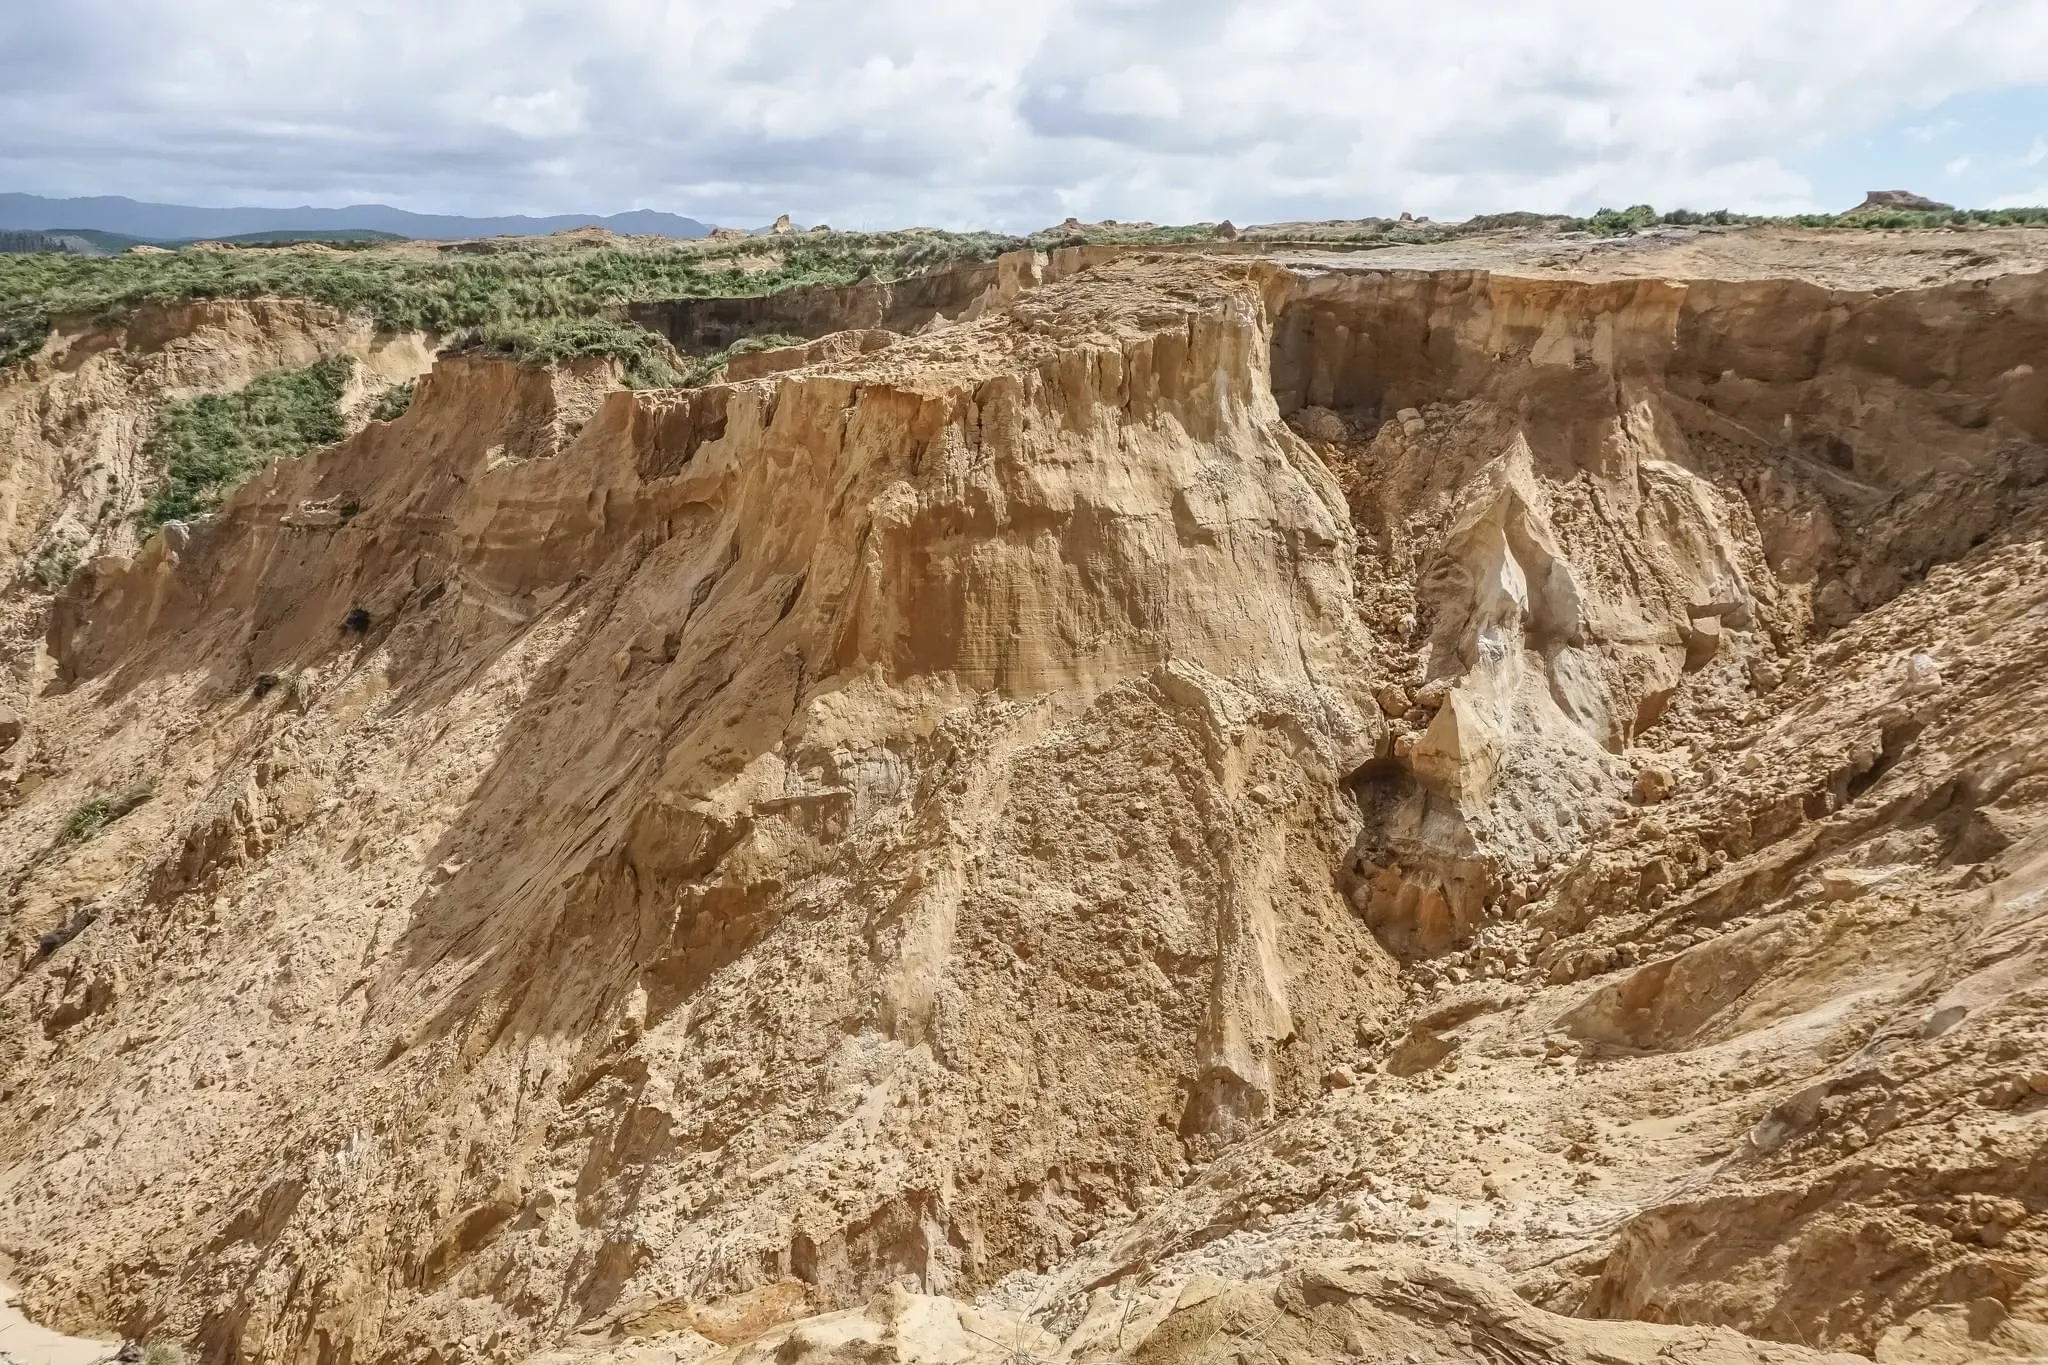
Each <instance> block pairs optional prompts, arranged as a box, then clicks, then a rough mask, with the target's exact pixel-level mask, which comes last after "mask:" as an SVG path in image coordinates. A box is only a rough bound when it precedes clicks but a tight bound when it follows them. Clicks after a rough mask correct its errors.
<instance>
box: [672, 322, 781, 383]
mask: <svg viewBox="0 0 2048 1365" xmlns="http://www.w3.org/2000/svg"><path fill="white" fill-rule="evenodd" d="M803 344H804V339H803V338H802V337H796V336H790V335H788V334H787V333H784V332H762V333H760V334H758V335H756V336H750V337H741V338H740V339H739V340H738V341H735V342H734V343H732V345H730V346H728V347H726V348H725V349H724V350H722V351H713V352H712V353H711V354H710V355H706V356H698V357H697V358H696V359H695V360H694V361H692V363H691V365H690V368H689V370H688V371H687V372H686V373H685V374H684V375H683V379H682V382H683V383H684V384H685V385H687V386H689V387H691V388H696V387H697V386H699V385H701V384H709V383H711V382H712V381H713V380H715V379H717V378H718V372H719V371H720V370H723V369H724V368H725V362H726V361H728V360H731V359H732V358H733V357H734V356H736V355H751V354H752V353H753V352H755V351H776V350H780V349H782V348H783V347H784V346H801V345H803Z"/></svg>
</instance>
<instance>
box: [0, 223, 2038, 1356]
mask: <svg viewBox="0 0 2048 1365" xmlns="http://www.w3.org/2000/svg"><path fill="white" fill-rule="evenodd" d="M2044 265H2048V234H2033V233H2027V232H2020V231H2012V232H1988V231H1987V232H1967V233H1964V232H1955V233H1920V234H1915V233H1888V234H1886V233H1868V234H1855V233H1847V232H1832V233H1828V234H1825V235H1822V234H1797V233H1788V232H1777V231H1770V232H1764V231H1756V232H1723V233H1680V234H1675V235H1673V234H1667V235H1664V236H1659V235H1657V234H1646V235H1644V236H1642V237H1640V238H1634V239H1628V240H1626V241H1623V242H1620V243H1618V244H1615V245H1607V246H1601V245H1594V244H1590V243H1588V242H1586V241H1583V240H1580V241H1576V242H1565V241H1553V242H1531V241H1528V240H1520V239H1518V240H1516V241H1513V242H1503V243H1496V244H1488V243H1485V242H1474V241H1471V240H1464V241H1459V242H1456V243H1451V244H1447V245H1446V246H1444V247H1443V248H1441V249H1438V248H1427V249H1425V248H1412V249H1404V250H1399V251H1387V252H1375V253H1354V254H1341V253H1333V252H1327V251H1299V252H1290V251H1287V250H1283V249H1281V248H1278V247H1275V248H1272V249H1271V250H1268V251H1261V250H1255V249H1247V248H1244V246H1243V244H1241V243H1240V244H1238V247H1237V248H1235V249H1232V250H1229V251H1217V252H1210V253H1203V252H1178V253H1156V252H1155V253H1146V252H1142V251H1125V252H1117V251H1109V250H1100V249H1083V250H1070V251H1063V252H1057V253H1054V254H1053V255H1052V256H1051V257H1049V258H1048V257H1038V258H1033V257H1030V256H1029V255H1028V254H1026V255H1024V256H1022V257H1015V258H1006V259H1005V261H1004V262H1003V263H1002V264H1001V267H1000V269H998V270H995V271H984V274H985V275H986V276H987V278H989V279H990V280H994V281H996V283H994V284H991V285H990V286H989V288H988V290H987V292H986V293H985V294H983V295H981V296H978V297H976V298H975V299H973V300H972V301H971V303H970V304H969V305H968V306H966V307H964V308H959V309H955V310H954V311H953V313H952V314H950V315H947V314H941V315H937V316H932V317H930V318H929V320H927V321H925V322H922V323H920V325H919V326H918V328H917V329H916V330H915V331H914V333H913V334H909V335H895V334H892V333H891V332H889V331H887V330H886V329H880V328H875V327H868V326H866V325H865V324H863V329H862V330H860V331H858V332H842V333H838V334H836V335H831V336H818V337H813V338H812V339H811V340H809V341H808V342H807V344H806V345H805V346H803V347H800V348H791V349H790V350H787V351H773V352H765V353H762V354H760V355H756V356H752V357H748V358H747V359H746V363H745V364H736V366H735V368H734V369H733V371H731V372H730V373H729V374H728V376H727V382H722V383H717V384H712V385H708V386H705V387H702V388H695V389H680V390H656V391H642V392H635V391H629V390H626V389H624V388H620V387H617V386H616V385H615V384H614V383H613V382H612V381H613V379H614V376H613V375H611V374H610V373H609V372H608V371H606V370H604V369H603V368H602V367H597V366H592V365H589V364H586V365H584V366H583V367H582V368H580V369H575V370H567V369H564V370H555V371H549V370H541V369H526V368H521V367H519V366H517V365H515V364H513V363H512V362H510V361H503V360H494V359H487V358H482V357H477V356H445V357H443V358H441V359H439V360H438V361H437V362H433V368H432V369H431V371H430V372H429V373H427V374H426V375H425V376H424V378H422V379H421V380H420V383H419V388H418V392H417V396H416V397H415V399H414V400H413V403H412V406H411V408H410V409H409V410H408V411H407V412H406V414H405V415H404V416H403V417H401V418H399V419H397V420H396V421H391V422H368V423H367V424H365V425H361V427H360V429H359V430H358V431H357V434H355V435H353V436H351V437H350V438H349V439H347V440H346V441H344V442H342V443H341V444H339V445H336V446H333V447H330V448H327V449H325V450H321V451H319V452H316V453H315V454H313V455H310V456H308V457H306V458H305V459H302V460H298V461H295V462H290V463H283V464H278V465H274V466H272V467H271V468H269V469H268V470H266V471H265V472H264V473H263V474H261V475H260V476H259V477H257V478H256V479H255V480H254V481H253V482H251V483H250V484H249V485H247V486H246V487H244V488H243V489H242V490H241V491H240V492H239V493H238V494H237V495H236V496H235V497H234V498H233V499H232V501H231V502H230V503H229V504H228V505H227V507H226V508H225V510H224V511H223V512H222V513H221V514H220V515H219V516H217V517H214V518H211V519H208V520H206V521H203V522H199V523H195V524H192V525H182V524H175V523H174V524H172V525H171V526H169V527H167V528H165V529H164V530H163V531H162V532H160V533H157V534H156V535H154V536H153V537H152V538H151V539H149V540H148V541H147V542H146V543H143V544H135V543H133V541H132V538H130V539H128V540H125V541H124V540H122V539H121V538H120V537H119V536H118V535H114V534H111V533H109V534H108V535H106V536H103V537H102V538H101V539H100V540H95V541H93V542H92V543H91V544H90V546H89V547H88V557H87V559H86V562H85V563H83V565H82V566H81V567H80V568H79V570H78V571H77V573H76V574H75V575H74V576H73V577H72V578H71V580H70V581H69V583H68V584H67V585H66V586H64V587H63V588H62V590H61V591H60V592H58V593H57V594H55V596H54V597H52V595H50V594H49V593H47V592H42V591H41V590H40V589H37V588H35V587H34V586H33V585H32V584H31V583H30V582H29V580H28V578H27V564H28V560H29V557H30V556H31V555H32V554H33V552H34V550H35V547H36V546H38V545H41V544H45V543H47V542H48V540H49V537H50V535H51V534H52V533H53V530H54V529H55V528H57V527H59V525H60V524H62V523H63V521H64V519H65V518H67V517H69V518H72V519H73V520H74V521H80V519H81V518H84V521H80V524H81V527H83V526H84V525H85V523H86V522H90V521H91V517H89V516H87V514H86V513H85V512H83V511H81V510H80V509H86V508H92V507H97V506H99V505H100V504H101V503H103V502H104V501H105V500H106V498H107V497H108V495H109V493H108V485H107V476H108V475H109V474H114V475H117V476H118V478H117V480H116V483H117V484H118V486H120V487H122V488H125V489H128V490H135V489H139V488H140V486H141V485H142V484H143V483H145V482H146V478H147V471H145V470H143V469H141V468H139V467H138V465H137V461H138V459H139V456H138V451H139V449H140V444H139V443H140V439H141V437H140V430H139V425H138V424H139V423H140V421H141V420H142V419H141V416H140V415H141V414H146V413H147V412H148V411H149V410H150V405H151V403H153V402H154V401H156V400H157V399H158V398H160V397H161V396H162V395H164V394H165V393H171V392H183V391H196V390H198V389H203V388H208V387H212V388H231V387H234V386H236V385H238V384H240V383H245V382H247V380H248V378H249V377H250V376H251V375H252V374H254V373H257V372H260V371H262V370H265V369H270V368H276V367H278V366H280V365H284V364H299V363H305V360H306V359H307V358H310V357H311V356H314V355H324V354H349V355H353V356H355V357H356V358H357V359H358V361H359V362H360V363H361V365H362V367H363V372H364V374H365V375H366V376H369V377H370V379H371V380H374V381H375V382H377V383H387V382H391V381H395V380H398V379H402V378H404V377H407V376H409V375H411V374H413V373H416V372H417V371H419V370H420V369H422V368H424V367H425V366H426V365H427V364H428V363H429V360H430V353H429V349H428V344H427V342H426V341H425V340H424V339H422V338H418V337H390V336H377V335H373V334H370V333H368V332H366V331H364V330H363V329H362V328H361V327H360V326H358V325H356V324H352V323H349V322H348V321H347V320H345V319H336V318H329V317H325V316H323V315H319V314H317V313H315V312H311V311H309V310H307V309H304V308H301V307H299V306H297V305H286V304H278V303H266V302H256V303H236V304H227V303H223V304H210V305H206V306H204V307H196V306H195V307H193V308H189V309H185V310H183V311H182V312H179V311H176V310H172V311H167V312H160V313H155V314H152V315H151V316H150V317H149V318H147V319H145V320H144V321H143V322H142V323H138V324H132V325H130V326H128V327H127V328H125V329H117V330H115V331H112V332H101V333H90V334H88V333H82V332H81V333H77V334H73V333H63V334H60V335H59V337H57V338H56V339H55V340H53V341H52V343H51V344H50V346H49V347H48V348H46V351H45V354H44V355H43V356H42V357H40V358H38V359H36V360H34V361H32V362H30V363H29V364H28V365H27V366H25V367H23V368H22V369H21V370H20V371H19V372H17V373H16V374H14V375H11V376H8V377H6V378H4V379H0V433H5V435H4V437H0V439H4V442H5V444H4V446H0V532H4V534H5V539H4V542H0V549H4V550H5V552H6V553H7V554H8V555H9V556H11V557H12V558H11V560H10V563H11V565H12V567H13V572H14V574H15V575H16V579H17V581H16V583H15V586H14V587H12V588H10V589H9V595H8V597H7V599H6V615H5V618H4V619H5V621H6V622H7V623H8V633H7V637H6V640H5V642H4V643H5V646H6V648H7V650H8V651H9V654H8V657H7V659H6V661H5V662H6V665H7V669H8V674H7V679H6V689H7V690H6V692H5V693H4V694H0V704H4V706H5V708H6V714H4V715H0V746H4V748H0V791H4V809H0V875H4V878H5V883H4V885H5V893H6V901H5V905H4V918H0V932H4V945H0V946H4V956H0V1257H4V1260H0V1269H4V1271H5V1273H6V1274H7V1276H8V1277H9V1278H10V1279H11V1281H12V1282H13V1283H14V1284H15V1285H16V1286H17V1287H18V1288H19V1290H20V1301H21V1307H22V1309H23V1310H24V1311H26V1312H27V1313H29V1314H30V1315H31V1316H32V1317H34V1318H35V1319H36V1320H37V1321H38V1322H39V1323H41V1324H43V1325H45V1326H46V1327H49V1328H51V1329H57V1330H61V1331H66V1332H72V1333H76V1334H79V1335H81V1336H108V1337H124V1338H129V1339H133V1340H137V1341H143V1340H147V1341H152V1342H164V1343H176V1344H178V1345H180V1346H181V1347H182V1348H183V1349H185V1350H186V1351H187V1352H188V1353H190V1354H191V1355H192V1356H193V1357H194V1358H195V1359H198V1360H203V1361H207V1362H230V1361H235V1362H240V1361H264V1362H269V1361H276V1362H294V1363H295V1365H297V1363H300V1362H303V1365H371V1362H379V1363H381V1362H400V1361H404V1362H414V1363H416V1365H465V1363H468V1362H482V1361H515V1360H522V1359H527V1358H538V1359H542V1360H546V1361H548V1362H552V1363H554V1365H578V1363H581V1362H590V1363H591V1365H596V1362H613V1361H617V1362H634V1363H635V1365H640V1363H642V1362H645V1363H646V1365H654V1363H655V1362H670V1361H677V1362H686V1361H687V1362H694V1361H700V1360H702V1361H712V1360H716V1361H719V1362H732V1363H733V1365H738V1362H747V1363H748V1365H755V1363H756V1362H758V1365H768V1363H769V1362H775V1365H803V1363H805V1362H819V1363H821V1365H822V1362H848V1363H849V1365H850V1363H851V1362H869V1363H873V1362H892V1361H901V1362H931V1363H932V1365H964V1363H965V1362H975V1361H984V1360H985V1361H988V1362H991V1363H993V1362H997V1361H1018V1360H1024V1359H1029V1360H1034V1361H1053V1360H1056V1361H1074V1362H1086V1361H1095V1360H1130V1361H1136V1362H1144V1363H1146V1365H1169V1363H1170V1365H1182V1363H1185V1365H1198V1363H1200V1362H1210V1361H1232V1360H1242V1361H1268V1360H1271V1361H1289V1362H1294V1361H1302V1362H1307V1361H1325V1360H1343V1359H1364V1360H1386V1361H1397V1362H1402V1363H1403V1365H1419V1363H1420V1362H1422V1361H1426V1360H1467V1361H1485V1362H1491V1365H1534V1363H1535V1362H1550V1361H1554V1362H1579V1361H1585V1362H1593V1361H1599V1362H1608V1363H1610V1365H1612V1363H1616V1362H1619V1363H1622V1365H1638V1363H1639V1365H1651V1362H1666V1361H1669V1362H1691V1361H1697V1362H1702V1363H1704V1362H1730V1365H1733V1363H1735V1362H1765V1361H1768V1362H1786V1365H1791V1362H1799V1361H1807V1360H1814V1359H1818V1358H1820V1357H1823V1356H1834V1357H1837V1358H1854V1357H1861V1358H1874V1359H1876V1360H1877V1361H1881V1362H1885V1365H1892V1362H1927V1363H1928V1365H1951V1363H1952V1362H1962V1361H1968V1360H1979V1359H1999V1358H2017V1357H2024V1356H2029V1355H2032V1356H2043V1355H2048V972H2044V965H2048V964H2044V954H2048V540H2044V536H2048V275H2043V274H2042V273H2039V272H2040V271H2041V268H2042V267H2043V266H2044ZM976 278H981V277H979V276H977V277H976ZM927 294H929V296H930V297H938V295H937V294H936V293H932V292H931V291H927ZM920 297H925V295H920ZM807 306H810V307H813V308H814V310H815V309H820V308H823V305H822V304H820V303H819V302H818V300H816V299H813V300H812V301H811V303H810V304H809V305H807ZM826 311H829V310H826ZM817 315H819V316H822V315H824V313H822V312H820V313H818V314H817ZM763 330H764V331H767V330H792V328H791V327H788V326H785V327H781V328H774V327H766V326H764V328H763ZM795 330H801V329H800V328H798V329H795ZM366 382H369V380H366ZM181 386H183V387H181ZM120 496H125V497H132V496H134V493H133V492H132V491H131V492H128V493H123V494H121V495H120ZM93 515H98V514H97V513H95V514H93ZM101 520H102V521H104V522H105V524H106V525H110V526H111V525H114V524H115V522H116V521H118V518H115V519H114V520H111V521H109V520H106V519H105V518H102V519H101ZM91 524H92V525H99V524H101V523H100V522H91ZM84 533H85V532H84V530H81V534H84ZM95 801H99V802H102V803H106V804H105V805H103V806H102V807H101V808H100V809H101V811H102V814H103V815H104V816H105V824H104V828H101V829H98V830H97V832H96V833H93V834H92V836H91V837H89V838H86V837H78V836H77V826H76V824H75V823H74V821H75V815H76V813H77V812H78V811H79V810H80V809H81V808H82V807H83V806H86V805H87V804H88V803H92V802H95ZM7 1349H9V1348H8V1346H7V1343H6V1340H5V1338H0V1351H4V1350H7ZM22 1359H23V1360H24V1361H26V1360H31V1359H34V1357H33V1356H27V1355H24V1356H23V1357H22Z"/></svg>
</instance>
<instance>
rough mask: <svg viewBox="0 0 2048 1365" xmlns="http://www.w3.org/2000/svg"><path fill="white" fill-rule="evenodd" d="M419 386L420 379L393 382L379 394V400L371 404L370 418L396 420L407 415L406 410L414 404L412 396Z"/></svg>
mask: <svg viewBox="0 0 2048 1365" xmlns="http://www.w3.org/2000/svg"><path fill="white" fill-rule="evenodd" d="M418 387H419V381H418V380H416V379H408V380H406V381H405V382H404V383H403V384H393V385H392V386H391V387H390V388H388V389H386V390H384V392H382V393H380V394H378V395H377V401H376V402H375V403H372V404H371V405H370V420H371V421H372V422H396V421H397V420H398V419H399V418H401V417H403V416H405V414H406V410H407V409H408V408H410V407H411V406H412V396H413V393H414V392H415V391H416V390H417V389H418Z"/></svg>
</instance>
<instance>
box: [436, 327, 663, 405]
mask: <svg viewBox="0 0 2048 1365" xmlns="http://www.w3.org/2000/svg"><path fill="white" fill-rule="evenodd" d="M449 349H451V350H478V351H484V352H487V353H489V354H491V355H502V356H510V357H512V358H513V359H515V360H519V361H522V362H524V363H526V364H529V365H558V364H561V363H562V362H564V361H569V360H582V359H585V358H589V357H603V358H606V359H610V360H616V361H618V362H619V364H620V365H621V366H622V367H623V368H624V371H625V374H624V378H625V381H626V385H627V387H629V388H635V389H658V388H666V387H669V386H671V385H673V384H675V383H676V382H677V373H676V367H675V360H674V356H675V352H674V351H672V350H670V349H669V345H668V343H667V342H666V341H664V340H663V339H662V338H660V337H658V336H656V335H655V334H654V333H652V332H650V331H648V330H647V329H646V328H644V327H635V326H633V325H632V324H631V323H624V322H613V321H611V320H609V319H607V318H573V319H567V320H554V319H549V320H543V321H539V322H527V323H497V324H493V325H491V326H488V327H480V328H477V329H475V330H472V331H469V332H465V333H462V334H460V335H459V336H457V337H456V339H455V340H454V342H453V343H451V345H450V348H449Z"/></svg>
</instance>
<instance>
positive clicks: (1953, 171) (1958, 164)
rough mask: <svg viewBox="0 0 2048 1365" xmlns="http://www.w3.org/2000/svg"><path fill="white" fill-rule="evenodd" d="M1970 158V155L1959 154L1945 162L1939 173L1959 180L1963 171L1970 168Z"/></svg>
mask: <svg viewBox="0 0 2048 1365" xmlns="http://www.w3.org/2000/svg"><path fill="white" fill-rule="evenodd" d="M1971 160H1972V158H1970V157H1967V156H1959V157H1957V158H1956V159H1955V160H1953V161H1950V162H1947V163H1945V164H1944V165H1943V166H1942V168H1941V173H1942V174H1943V175H1945V176H1947V177H1948V178H1949V179H1951V180H1959V179H1961V178H1962V175H1963V172H1965V171H1967V170H1969V169H1970V162H1971Z"/></svg>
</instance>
